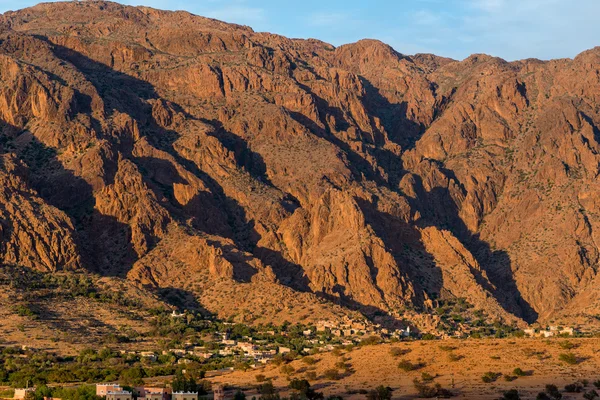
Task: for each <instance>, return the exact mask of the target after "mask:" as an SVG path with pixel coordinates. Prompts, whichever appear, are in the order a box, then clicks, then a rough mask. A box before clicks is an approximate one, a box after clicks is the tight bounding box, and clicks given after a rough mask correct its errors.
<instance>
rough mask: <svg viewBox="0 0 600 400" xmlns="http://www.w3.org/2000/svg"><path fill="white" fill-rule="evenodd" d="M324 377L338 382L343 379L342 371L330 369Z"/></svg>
mask: <svg viewBox="0 0 600 400" xmlns="http://www.w3.org/2000/svg"><path fill="white" fill-rule="evenodd" d="M323 377H324V378H325V379H327V380H330V381H337V380H340V379H341V377H342V376H341V374H340V371H338V370H337V369H335V368H330V369H328V370H326V371H325V372H324V373H323Z"/></svg>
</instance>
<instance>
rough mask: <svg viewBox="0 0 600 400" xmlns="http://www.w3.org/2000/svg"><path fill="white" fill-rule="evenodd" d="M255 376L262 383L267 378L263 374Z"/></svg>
mask: <svg viewBox="0 0 600 400" xmlns="http://www.w3.org/2000/svg"><path fill="white" fill-rule="evenodd" d="M255 378H256V382H258V383H262V382H264V381H266V380H267V377H266V376H264V375H263V374H258V375H256V376H255Z"/></svg>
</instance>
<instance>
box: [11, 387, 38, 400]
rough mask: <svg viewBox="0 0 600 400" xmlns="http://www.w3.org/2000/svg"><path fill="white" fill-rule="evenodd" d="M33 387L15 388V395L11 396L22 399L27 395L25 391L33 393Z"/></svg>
mask: <svg viewBox="0 0 600 400" xmlns="http://www.w3.org/2000/svg"><path fill="white" fill-rule="evenodd" d="M33 392H34V389H33V388H26V389H15V395H14V396H13V398H14V399H24V398H26V397H27V393H33Z"/></svg>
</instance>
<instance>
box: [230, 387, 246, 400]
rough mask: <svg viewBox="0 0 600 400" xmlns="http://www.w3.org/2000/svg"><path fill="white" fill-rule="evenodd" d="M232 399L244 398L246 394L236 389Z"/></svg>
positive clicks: (244, 399) (242, 399)
mask: <svg viewBox="0 0 600 400" xmlns="http://www.w3.org/2000/svg"><path fill="white" fill-rule="evenodd" d="M233 400H246V394H245V393H244V392H242V391H241V390H239V389H238V391H237V392H235V395H234V396H233Z"/></svg>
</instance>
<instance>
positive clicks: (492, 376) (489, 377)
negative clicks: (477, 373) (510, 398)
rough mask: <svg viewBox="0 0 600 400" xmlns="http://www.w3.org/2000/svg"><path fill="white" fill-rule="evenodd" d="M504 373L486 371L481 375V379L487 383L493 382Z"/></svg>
mask: <svg viewBox="0 0 600 400" xmlns="http://www.w3.org/2000/svg"><path fill="white" fill-rule="evenodd" d="M500 375H502V374H499V373H497V372H491V371H490V372H486V373H485V374H483V376H482V377H481V380H482V381H483V382H485V383H492V382H495V381H496V380H497V379H498V378H499V377H500Z"/></svg>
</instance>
